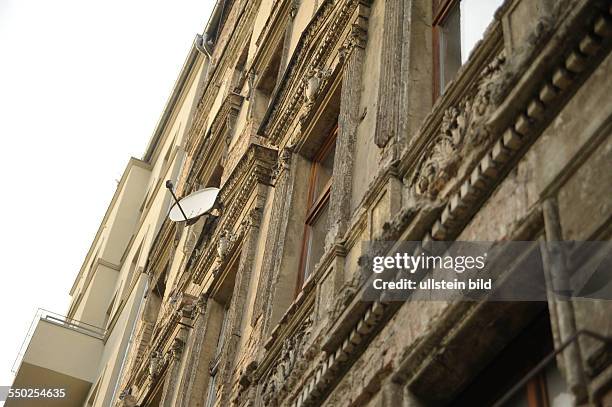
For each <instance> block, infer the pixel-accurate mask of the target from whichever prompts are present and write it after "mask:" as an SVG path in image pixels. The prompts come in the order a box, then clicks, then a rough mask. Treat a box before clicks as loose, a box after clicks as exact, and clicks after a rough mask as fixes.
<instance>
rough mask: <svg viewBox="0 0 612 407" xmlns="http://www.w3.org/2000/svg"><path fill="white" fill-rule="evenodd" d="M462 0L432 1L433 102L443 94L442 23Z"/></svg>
mask: <svg viewBox="0 0 612 407" xmlns="http://www.w3.org/2000/svg"><path fill="white" fill-rule="evenodd" d="M460 1H461V0H433V1H432V16H433V22H432V25H431V27H432V35H433V40H432V50H433V52H432V54H433V69H432V71H433V87H432V102H433V103H435V101H436V99H438V97H440V95H441V94H442V93H441V92H442V84H441V83H440V73H441V72H440V25H442V24H443V23H444V21H445V20H446V17H447V16H448V13H449V12H450V10H451V9H452V8H453V7H454V6H455V5H457V4H459V2H460Z"/></svg>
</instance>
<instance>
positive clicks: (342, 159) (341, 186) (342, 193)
mask: <svg viewBox="0 0 612 407" xmlns="http://www.w3.org/2000/svg"><path fill="white" fill-rule="evenodd" d="M367 3H368V2H365V1H362V2H360V3H359V5H358V6H357V7H358V10H357V19H356V21H355V22H354V23H353V25H352V29H351V32H350V34H349V35H348V38H347V39H346V41H345V43H344V45H343V46H342V48H341V50H340V56H341V58H342V59H343V60H344V69H343V73H342V93H341V98H340V114H339V117H338V137H337V140H336V157H335V160H334V184H333V187H332V192H331V201H330V205H331V206H330V225H329V226H330V229H329V230H330V231H329V233H328V235H327V242H326V247H329V246H330V245H331V244H332V243H333V242H334V241H335V240H336V239H338V238H340V237H342V235H343V234H344V232H345V231H346V226H347V223H348V221H349V217H350V206H351V202H350V200H351V189H352V173H353V165H354V154H355V140H356V134H357V128H358V126H359V122H360V120H361V118H360V116H361V114H360V111H359V106H360V101H361V89H362V78H363V69H364V59H365V45H366V40H367V27H368V17H369V13H370V8H369V7H368V5H367Z"/></svg>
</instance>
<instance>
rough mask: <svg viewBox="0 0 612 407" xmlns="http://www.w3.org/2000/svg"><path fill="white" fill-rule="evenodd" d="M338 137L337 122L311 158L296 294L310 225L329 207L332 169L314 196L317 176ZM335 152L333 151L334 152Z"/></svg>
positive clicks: (301, 280) (302, 279) (306, 254)
mask: <svg viewBox="0 0 612 407" xmlns="http://www.w3.org/2000/svg"><path fill="white" fill-rule="evenodd" d="M337 137H338V124H337V123H336V124H335V125H334V126H333V127H332V130H331V131H330V132H329V133H328V135H327V136H326V137H325V140H324V141H323V144H322V145H321V147H320V148H319V150H317V152H316V153H315V155H314V158H313V159H312V165H311V167H310V176H309V179H308V195H307V205H308V206H307V208H306V216H305V217H304V232H303V234H302V250H301V253H300V266H299V273H298V278H297V284H296V288H295V295H296V296H297V295H298V294H299V293H300V292H301V291H302V286H303V285H304V282H305V281H306V266H307V265H308V261H309V260H310V259H309V256H310V253H311V251H310V237H311V234H312V227H313V225H314V223H315V222H316V221H317V219H318V217H319V215H320V214H321V212H322V211H323V210H324V209H325V208H327V207H329V200H330V195H331V186H332V183H333V179H334V176H333V171H332V175H331V177H330V178H329V180H328V181H327V183H326V184H325V185H324V186H323V188H321V191H320V192H319V194H318V195H317V196H315V193H316V191H315V188H316V186H317V181H318V177H319V175H320V172H321V170H320V169H321V163H322V162H324V161H325V160H326V159H327V158H328V157H329V154H330V153H331V152H332V150H333V149H334V147H335V145H336V139H337ZM334 154H335V152H334Z"/></svg>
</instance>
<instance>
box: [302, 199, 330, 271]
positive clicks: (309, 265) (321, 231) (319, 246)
mask: <svg viewBox="0 0 612 407" xmlns="http://www.w3.org/2000/svg"><path fill="white" fill-rule="evenodd" d="M328 209H329V204H326V205H325V206H324V207H323V208H321V210H320V212H319V214H318V216H317V217H316V218H315V219H314V221H313V222H312V223H311V224H310V226H309V228H310V233H309V234H308V243H307V244H308V246H307V249H306V250H307V251H306V265H305V267H304V281H306V280H307V279H308V276H309V275H310V273H311V272H312V270H313V269H314V267H315V266H316V265H317V263H318V262H319V260H320V259H321V256H323V250H325V236H326V235H327V217H328Z"/></svg>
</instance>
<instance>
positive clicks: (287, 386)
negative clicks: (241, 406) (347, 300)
mask: <svg viewBox="0 0 612 407" xmlns="http://www.w3.org/2000/svg"><path fill="white" fill-rule="evenodd" d="M311 328H312V315H310V316H308V318H306V319H305V320H304V322H303V323H302V324H301V325H300V326H299V328H298V329H297V330H296V331H295V332H293V333H292V334H291V336H289V337H287V338H285V340H284V341H283V345H282V348H281V351H280V354H279V356H278V359H277V362H276V363H275V364H274V366H272V368H271V369H270V372H269V373H268V375H267V377H266V378H265V382H264V385H263V388H262V398H263V401H264V404H265V405H266V406H271V407H274V406H278V405H279V400H282V399H283V397H284V396H285V395H286V394H287V393H288V392H289V391H290V390H291V389H292V385H293V383H294V382H295V380H297V378H298V377H299V376H300V374H301V373H302V371H303V370H304V368H305V366H303V365H304V363H305V360H304V358H303V356H304V353H305V346H306V343H307V342H308V340H309V339H310V333H311Z"/></svg>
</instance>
